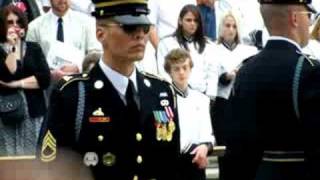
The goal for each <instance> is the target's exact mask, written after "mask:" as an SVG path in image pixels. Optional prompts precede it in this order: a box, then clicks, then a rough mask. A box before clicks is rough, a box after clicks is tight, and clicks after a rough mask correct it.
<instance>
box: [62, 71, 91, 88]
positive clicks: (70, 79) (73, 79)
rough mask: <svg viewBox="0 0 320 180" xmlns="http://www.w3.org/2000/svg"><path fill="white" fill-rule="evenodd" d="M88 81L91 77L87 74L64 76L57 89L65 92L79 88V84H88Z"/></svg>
mask: <svg viewBox="0 0 320 180" xmlns="http://www.w3.org/2000/svg"><path fill="white" fill-rule="evenodd" d="M87 80H89V75H88V74H86V73H81V74H73V75H67V76H63V77H62V79H61V80H60V81H59V82H58V83H57V85H56V88H57V89H58V90H59V91H65V90H66V89H69V88H72V87H75V86H77V85H78V83H79V82H86V81H87Z"/></svg>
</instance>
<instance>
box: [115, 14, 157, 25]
mask: <svg viewBox="0 0 320 180" xmlns="http://www.w3.org/2000/svg"><path fill="white" fill-rule="evenodd" d="M113 19H114V20H115V21H117V22H118V23H121V24H126V25H134V24H148V25H149V24H151V22H150V21H149V19H148V17H147V16H146V15H144V14H141V15H138V16H134V15H122V16H114V17H113Z"/></svg>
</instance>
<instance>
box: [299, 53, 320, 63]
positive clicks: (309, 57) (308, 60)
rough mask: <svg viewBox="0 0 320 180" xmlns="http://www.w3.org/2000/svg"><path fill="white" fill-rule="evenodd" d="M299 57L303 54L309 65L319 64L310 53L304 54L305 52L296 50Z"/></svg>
mask: <svg viewBox="0 0 320 180" xmlns="http://www.w3.org/2000/svg"><path fill="white" fill-rule="evenodd" d="M297 53H298V55H299V57H300V56H303V57H304V59H305V60H307V61H306V62H307V64H309V65H310V66H315V65H320V61H319V59H317V58H316V57H315V56H313V55H310V54H306V53H301V52H297Z"/></svg>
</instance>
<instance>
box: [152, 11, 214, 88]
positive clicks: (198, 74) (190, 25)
mask: <svg viewBox="0 0 320 180" xmlns="http://www.w3.org/2000/svg"><path fill="white" fill-rule="evenodd" d="M213 46H214V45H213V43H212V42H210V40H209V39H208V38H206V37H205V36H204V34H203V26H202V21H201V15H200V12H199V9H198V8H197V6H195V5H186V6H184V7H183V8H182V10H181V11H180V15H179V20H178V27H177V29H176V31H175V32H174V33H173V34H172V35H170V36H167V37H165V38H163V39H161V41H160V42H159V45H158V49H157V61H158V69H159V74H160V75H161V76H163V77H164V78H166V79H167V80H169V81H171V78H170V76H169V75H168V74H167V73H166V72H165V70H164V68H163V64H164V57H165V56H166V55H167V54H168V52H169V51H171V50H172V49H176V48H183V49H185V50H187V51H188V52H189V53H190V55H191V57H192V59H193V63H194V68H193V71H192V74H191V76H190V79H189V84H190V86H191V87H192V88H194V89H196V90H199V91H200V92H203V93H205V92H206V91H207V84H208V81H209V80H210V81H215V82H213V83H211V84H216V83H217V81H218V76H217V75H216V77H215V78H210V77H209V74H208V72H209V69H210V67H217V66H214V65H213V63H215V62H214V60H213V57H214V56H213V54H212V49H213ZM211 71H215V72H217V70H216V69H214V68H211ZM211 74H212V73H211ZM211 89H213V90H211V91H213V93H212V94H216V89H217V88H214V87H211Z"/></svg>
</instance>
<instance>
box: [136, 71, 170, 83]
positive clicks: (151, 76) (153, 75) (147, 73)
mask: <svg viewBox="0 0 320 180" xmlns="http://www.w3.org/2000/svg"><path fill="white" fill-rule="evenodd" d="M142 74H143V75H144V76H146V77H149V78H151V79H157V80H160V81H163V82H167V83H169V84H171V83H170V82H169V81H167V80H166V79H165V78H163V77H161V76H159V75H155V74H152V73H149V72H142Z"/></svg>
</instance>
